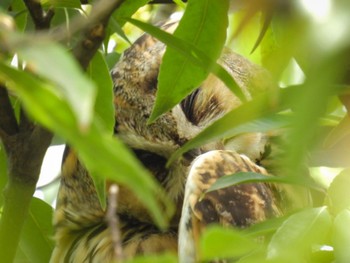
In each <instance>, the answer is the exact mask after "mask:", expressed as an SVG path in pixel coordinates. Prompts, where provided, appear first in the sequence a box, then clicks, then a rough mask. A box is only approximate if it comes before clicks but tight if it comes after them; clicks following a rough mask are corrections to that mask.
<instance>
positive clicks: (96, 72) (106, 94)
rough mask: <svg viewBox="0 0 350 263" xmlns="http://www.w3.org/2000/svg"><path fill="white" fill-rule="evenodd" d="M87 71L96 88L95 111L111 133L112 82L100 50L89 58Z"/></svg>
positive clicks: (112, 122) (112, 118)
mask: <svg viewBox="0 0 350 263" xmlns="http://www.w3.org/2000/svg"><path fill="white" fill-rule="evenodd" d="M87 72H88V74H89V76H90V78H91V79H92V80H93V81H94V82H95V84H96V86H97V88H98V90H97V97H96V103H95V113H96V114H97V117H98V118H99V119H100V121H101V122H102V123H103V124H104V125H105V127H106V130H109V131H111V133H112V132H113V127H114V106H113V82H112V79H111V75H110V74H109V69H108V67H107V64H106V61H105V59H104V57H103V55H102V54H101V53H100V52H97V53H96V55H95V56H94V57H93V59H92V60H91V62H90V65H89V68H88V69H87Z"/></svg>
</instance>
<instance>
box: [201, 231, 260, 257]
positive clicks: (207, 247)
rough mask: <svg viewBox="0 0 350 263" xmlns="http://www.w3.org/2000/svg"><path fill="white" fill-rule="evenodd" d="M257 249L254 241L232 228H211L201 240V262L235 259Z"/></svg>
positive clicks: (204, 233)
mask: <svg viewBox="0 0 350 263" xmlns="http://www.w3.org/2000/svg"><path fill="white" fill-rule="evenodd" d="M256 247H257V244H255V243H254V242H253V241H252V240H250V239H249V238H247V237H245V236H244V235H243V234H242V233H239V232H238V231H237V230H234V229H232V228H223V227H219V226H210V227H208V228H207V229H206V230H205V231H204V232H203V235H202V237H201V240H200V258H201V260H214V259H218V258H221V259H222V258H235V257H240V256H242V255H244V254H247V253H249V252H251V251H252V250H253V249H255V248H256Z"/></svg>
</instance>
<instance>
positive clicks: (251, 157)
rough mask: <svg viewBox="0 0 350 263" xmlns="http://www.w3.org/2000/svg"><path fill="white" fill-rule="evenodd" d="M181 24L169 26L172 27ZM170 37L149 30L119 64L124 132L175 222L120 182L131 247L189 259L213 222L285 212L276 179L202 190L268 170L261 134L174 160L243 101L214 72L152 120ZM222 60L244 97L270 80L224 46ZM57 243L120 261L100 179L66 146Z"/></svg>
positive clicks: (62, 252) (243, 221)
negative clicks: (163, 220) (161, 224)
mask: <svg viewBox="0 0 350 263" xmlns="http://www.w3.org/2000/svg"><path fill="white" fill-rule="evenodd" d="M176 26H177V23H170V24H167V25H166V26H164V27H163V28H164V29H165V30H167V31H169V32H172V31H173V30H174V28H175V27H176ZM164 52H165V45H164V44H163V43H161V42H159V41H158V40H156V39H155V38H153V37H152V36H150V35H147V34H145V35H143V36H141V37H140V38H139V39H138V40H137V41H136V42H135V43H134V44H133V45H132V46H131V47H130V48H129V49H127V50H126V51H125V52H124V54H123V56H122V58H121V59H120V61H119V62H118V63H117V64H116V65H115V67H114V69H113V70H112V72H111V74H112V78H113V81H114V104H115V120H116V124H115V136H117V137H118V138H120V139H121V140H122V141H123V142H124V143H125V144H126V145H128V146H129V147H130V149H131V150H132V151H133V152H134V154H135V156H136V157H137V158H138V159H139V160H140V161H141V162H142V164H143V165H144V166H145V167H146V168H147V169H148V170H149V171H150V172H151V173H152V174H153V176H154V177H155V178H156V180H157V181H158V182H159V183H160V185H161V186H162V187H163V188H164V190H165V191H166V193H167V194H168V196H169V198H170V199H171V200H172V201H173V202H174V203H175V206H176V213H175V214H174V216H173V218H172V219H171V222H170V227H169V228H168V229H167V230H165V231H164V230H160V229H158V228H157V226H156V225H155V224H154V222H153V221H152V218H151V216H150V215H149V213H148V211H147V210H146V208H145V207H144V206H143V204H142V203H141V202H140V201H139V200H138V199H137V198H136V197H135V195H134V194H133V193H132V192H131V191H129V189H127V188H124V187H122V186H121V187H120V194H119V198H118V210H117V216H118V218H119V221H120V232H121V239H122V240H121V241H122V248H123V253H124V255H125V257H126V258H132V257H134V256H135V255H142V254H156V253H161V252H165V251H172V252H174V253H177V252H178V253H179V260H180V262H182V263H190V262H195V261H196V253H195V251H196V250H195V246H196V242H197V241H198V238H199V237H200V233H201V231H202V230H203V229H204V228H205V227H206V226H207V225H209V224H211V223H219V224H222V225H225V226H234V227H238V228H242V227H246V226H249V225H252V224H254V223H257V222H261V221H263V220H265V219H267V218H270V217H276V216H280V215H281V213H282V212H281V208H280V205H279V202H278V200H277V196H276V191H275V189H274V186H273V185H269V184H264V183H252V184H244V185H238V186H231V187H228V188H225V189H221V190H217V191H214V192H210V193H208V194H206V195H204V198H201V199H200V197H202V196H203V193H204V192H205V191H206V190H207V189H208V188H209V187H210V185H212V184H213V183H214V182H215V181H216V180H217V179H218V178H219V177H221V176H224V175H228V174H234V173H236V172H241V171H253V172H259V173H262V174H267V172H266V170H265V169H264V168H263V167H260V166H259V165H258V164H257V163H258V162H260V161H261V158H262V156H264V152H265V149H266V145H267V138H266V136H265V135H264V134H262V133H254V134H253V133H251V134H244V135H242V136H239V137H236V138H232V139H231V140H229V143H228V144H227V145H225V144H224V143H222V142H220V141H217V142H213V143H210V144H207V145H203V146H202V147H199V148H197V149H193V150H191V151H189V152H187V153H186V154H184V156H183V157H182V158H180V159H178V160H177V161H175V162H173V163H172V165H171V166H170V167H166V162H167V160H168V158H169V157H170V156H171V154H172V153H173V152H174V151H175V150H177V149H178V148H179V147H181V146H182V145H183V144H184V143H186V142H187V141H189V140H190V139H192V138H193V137H194V136H196V135H197V134H198V133H199V132H200V131H201V130H203V129H204V128H205V127H207V126H208V125H209V124H211V123H212V122H214V121H215V120H217V119H219V118H220V117H221V116H223V115H224V114H225V113H227V112H228V111H230V110H232V109H234V108H236V107H238V106H239V105H240V104H241V102H240V100H239V99H238V98H237V97H236V96H235V95H234V94H233V93H232V92H231V91H230V90H229V89H228V88H227V87H226V86H225V85H224V84H223V83H222V82H221V81H220V80H219V79H218V78H217V77H215V76H214V75H209V76H208V78H207V79H206V80H205V81H204V82H203V83H202V85H201V86H200V87H198V88H197V89H195V90H194V91H193V92H192V93H191V94H190V95H188V96H187V97H186V98H185V99H184V100H183V101H182V102H181V103H179V104H178V105H176V106H175V107H174V108H173V109H171V110H170V111H169V112H167V113H165V114H164V115H162V116H161V117H160V118H159V119H157V120H156V121H155V122H154V123H152V124H150V125H148V124H147V120H148V118H149V116H150V114H151V111H152V108H153V105H154V102H155V96H156V92H157V77H158V72H159V67H160V64H161V61H162V56H163V54H164ZM218 63H220V64H221V65H222V66H223V67H224V68H225V69H226V70H227V71H228V72H229V73H230V74H231V75H232V77H233V78H234V79H235V81H236V82H237V84H238V85H239V86H240V88H241V89H242V91H243V93H244V94H245V96H246V97H247V98H248V99H250V98H251V97H252V96H255V94H256V93H259V92H262V91H264V90H266V89H268V88H269V85H270V84H271V82H270V80H269V78H270V77H269V74H268V73H267V72H266V71H265V70H264V69H262V68H261V67H259V66H257V65H254V64H252V63H251V62H249V61H248V60H247V59H245V58H243V57H242V56H240V55H238V54H236V53H234V52H232V51H229V50H228V49H225V50H224V52H223V54H222V56H221V58H220V59H219V61H218ZM54 224H55V229H56V233H55V239H56V247H55V250H54V253H53V255H52V259H51V262H53V263H55V262H75V263H76V262H111V261H113V259H114V252H113V246H112V237H111V230H110V229H109V227H108V225H107V223H106V221H105V211H104V210H103V209H102V208H101V206H100V204H99V201H98V198H97V194H96V190H95V188H94V186H93V182H92V180H91V178H90V176H89V174H88V172H87V171H86V169H85V168H84V166H83V165H82V164H81V163H80V162H79V160H78V159H77V156H76V154H75V153H74V151H73V150H71V149H69V148H67V149H66V152H65V155H64V159H63V166H62V180H61V186H60V190H59V194H58V201H57V208H56V212H55V218H54Z"/></svg>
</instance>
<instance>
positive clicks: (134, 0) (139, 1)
mask: <svg viewBox="0 0 350 263" xmlns="http://www.w3.org/2000/svg"><path fill="white" fill-rule="evenodd" d="M148 2H149V0H126V1H124V2H123V3H122V4H121V5H120V7H119V8H118V9H117V10H116V11H115V12H114V14H113V16H112V17H113V18H115V19H116V20H117V23H118V24H119V25H120V26H121V27H122V26H123V25H124V24H125V20H124V19H123V18H126V17H131V16H132V15H133V14H134V13H135V12H136V11H137V9H139V8H140V7H141V6H144V5H146V4H147V3H148Z"/></svg>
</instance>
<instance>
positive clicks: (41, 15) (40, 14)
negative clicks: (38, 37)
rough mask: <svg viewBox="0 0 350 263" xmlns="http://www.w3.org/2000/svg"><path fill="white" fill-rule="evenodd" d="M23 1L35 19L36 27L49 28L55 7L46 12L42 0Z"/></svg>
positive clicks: (39, 28) (40, 28)
mask: <svg viewBox="0 0 350 263" xmlns="http://www.w3.org/2000/svg"><path fill="white" fill-rule="evenodd" d="M23 2H24V4H25V5H26V7H27V9H28V11H29V13H30V16H31V17H32V19H33V22H34V25H35V29H36V30H42V29H49V28H50V24H51V20H52V17H53V15H54V11H53V9H49V10H48V11H47V12H45V11H44V10H43V8H42V6H41V4H40V1H37V0H23Z"/></svg>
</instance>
